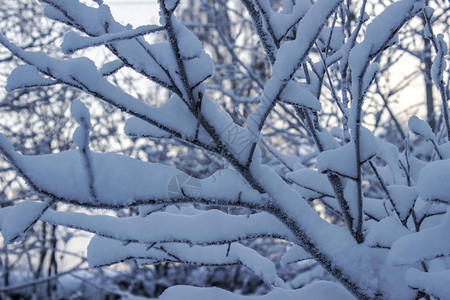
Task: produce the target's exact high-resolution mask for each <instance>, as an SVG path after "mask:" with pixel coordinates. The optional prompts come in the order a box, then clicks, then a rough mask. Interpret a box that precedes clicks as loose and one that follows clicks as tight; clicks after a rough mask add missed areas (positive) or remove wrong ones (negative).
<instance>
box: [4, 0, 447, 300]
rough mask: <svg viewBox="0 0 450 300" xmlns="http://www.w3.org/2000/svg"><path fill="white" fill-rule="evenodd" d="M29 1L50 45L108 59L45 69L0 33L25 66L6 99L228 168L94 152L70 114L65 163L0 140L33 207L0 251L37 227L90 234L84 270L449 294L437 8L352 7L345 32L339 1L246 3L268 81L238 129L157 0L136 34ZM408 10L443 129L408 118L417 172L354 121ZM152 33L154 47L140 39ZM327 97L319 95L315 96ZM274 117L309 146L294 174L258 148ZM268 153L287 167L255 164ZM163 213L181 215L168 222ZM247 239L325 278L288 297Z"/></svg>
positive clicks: (335, 290)
mask: <svg viewBox="0 0 450 300" xmlns="http://www.w3.org/2000/svg"><path fill="white" fill-rule="evenodd" d="M41 2H43V3H45V4H46V8H45V14H46V15H47V17H49V18H51V19H54V20H57V21H59V22H62V23H65V24H67V25H69V26H71V27H72V28H73V31H70V32H68V33H67V34H66V35H65V39H64V42H63V44H62V45H61V48H62V51H63V52H64V53H66V54H73V53H76V52H77V51H78V50H80V49H85V48H89V47H95V46H99V45H104V46H105V47H106V48H107V49H109V50H110V51H111V53H113V54H114V55H115V56H116V57H117V60H116V61H113V62H111V63H108V64H105V65H104V66H100V67H97V66H96V65H95V64H94V62H92V61H91V60H90V59H88V58H86V57H81V58H73V59H64V60H61V59H56V58H53V57H50V56H48V55H47V54H45V53H42V52H31V51H26V50H23V49H22V48H20V47H19V46H18V45H15V44H14V43H12V42H10V41H9V40H8V39H6V38H5V37H4V36H1V35H0V43H1V44H3V46H5V47H6V48H8V49H9V50H10V51H11V52H12V53H13V54H14V55H15V56H16V57H18V58H20V59H21V60H22V61H23V62H24V65H23V66H19V67H18V68H17V69H16V70H15V71H13V72H12V73H11V75H10V77H9V80H8V83H7V86H6V88H7V89H21V88H30V87H40V86H46V85H54V84H62V85H67V86H70V87H74V88H77V89H79V90H81V91H83V92H85V93H86V94H88V95H91V96H92V97H94V98H96V99H98V100H99V101H105V102H107V103H109V104H111V105H113V106H115V107H117V108H118V109H120V110H122V111H123V112H124V113H126V114H128V115H129V116H130V118H129V120H128V121H127V123H126V125H125V132H126V133H127V134H128V135H130V136H132V137H135V138H152V139H160V140H164V139H177V140H180V141H183V142H184V143H185V144H186V145H187V146H188V147H193V148H195V149H200V150H202V151H205V153H208V155H213V156H214V157H217V158H218V159H219V158H220V159H225V160H226V161H228V163H229V165H230V166H229V167H228V168H227V169H224V170H220V171H218V172H216V173H215V174H212V175H211V176H209V177H206V178H201V179H200V178H195V177H191V176H189V175H188V174H186V173H184V172H181V171H180V170H178V169H176V168H174V167H173V166H169V165H165V164H161V163H148V162H143V161H141V160H137V159H133V158H130V157H126V156H123V155H119V154H115V153H97V152H95V151H93V150H91V148H90V145H89V141H90V132H91V130H92V128H91V122H90V113H89V110H88V109H87V107H86V106H85V105H84V104H83V103H82V102H81V101H78V100H77V101H73V103H72V108H71V114H72V117H73V118H74V119H75V121H76V122H77V123H78V125H79V127H78V128H77V129H76V130H75V132H74V135H73V142H74V145H75V146H76V149H75V150H71V151H65V152H61V153H55V154H49V155H42V156H26V155H23V154H21V153H18V152H16V151H15V150H14V148H13V147H12V146H11V144H10V142H9V141H8V139H7V137H6V136H4V135H1V136H0V150H1V152H2V153H3V155H4V156H5V157H6V158H7V159H8V160H9V162H10V163H11V165H12V166H13V167H14V168H15V169H16V171H17V173H18V174H19V175H20V176H22V177H23V179H24V180H25V181H26V182H27V184H28V185H29V187H30V188H31V189H32V190H34V191H35V192H36V193H37V194H38V195H39V196H40V199H41V200H40V201H35V202H34V201H24V202H21V203H19V204H17V205H16V206H14V207H8V208H4V209H2V210H1V211H0V222H1V223H0V224H1V225H0V227H1V232H2V235H3V237H4V239H5V241H7V242H14V241H16V240H18V239H20V238H21V237H23V235H24V233H25V232H26V231H27V230H28V229H29V228H30V227H31V226H32V225H33V224H35V223H36V222H37V221H38V220H42V221H44V222H47V223H50V224H54V225H62V226H67V227H70V228H77V229H82V230H85V231H88V232H92V233H94V234H95V236H94V237H93V238H92V240H91V242H90V244H89V247H88V261H89V263H90V265H91V266H92V267H99V266H105V265H111V264H115V263H118V262H122V261H126V260H131V259H135V260H137V261H138V262H139V263H142V264H157V263H160V262H174V263H191V264H196V265H207V266H221V265H231V264H241V265H244V266H246V267H247V268H248V269H250V270H252V271H253V272H254V273H255V274H256V275H257V276H259V277H260V278H261V279H262V280H263V281H264V282H265V283H266V284H267V285H268V286H269V287H270V288H271V289H272V291H271V292H270V293H268V294H267V295H265V296H260V297H249V298H250V299H252V298H255V299H280V298H283V299H299V298H302V297H304V298H305V299H306V298H308V299H309V298H314V299H351V298H353V297H356V298H359V299H417V298H421V297H425V298H429V297H435V298H441V299H446V298H448V297H449V294H450V291H449V286H450V280H449V278H450V275H449V274H450V273H449V272H450V270H449V267H450V264H449V261H448V256H449V255H450V242H448V241H449V239H448V234H447V233H446V232H447V230H448V229H450V215H449V213H448V212H447V207H448V204H449V203H450V183H449V181H448V177H447V176H448V175H450V168H449V167H450V164H449V161H448V159H450V151H449V150H448V148H449V145H448V144H447V143H446V141H447V142H448V139H447V138H445V137H443V136H448V137H450V128H449V126H450V125H449V119H448V107H447V98H448V85H447V83H446V82H445V77H446V71H447V65H446V60H447V52H448V50H447V46H446V42H445V38H444V37H443V36H442V35H435V34H434V33H433V30H432V24H433V22H432V21H431V20H432V18H433V12H432V10H431V9H430V8H429V7H427V6H426V4H425V2H424V1H414V0H399V1H396V2H394V3H393V4H391V5H390V6H388V7H386V8H385V9H384V10H383V11H382V12H381V13H379V14H378V15H377V16H376V17H375V18H373V19H372V20H368V18H367V15H366V14H365V6H366V1H362V7H361V9H360V12H359V15H357V17H356V19H355V20H356V24H357V25H356V27H355V30H353V31H352V32H348V31H346V30H345V28H344V27H343V26H342V27H341V26H338V25H337V22H338V21H339V22H340V20H341V21H342V22H343V23H345V20H346V19H347V18H349V16H348V15H347V12H348V11H349V10H348V8H347V7H346V6H345V4H344V3H343V1H340V0H318V1H315V2H314V3H313V4H311V3H310V2H309V1H306V0H298V1H285V3H284V6H283V7H282V10H281V11H280V12H275V11H273V10H272V9H271V7H270V5H269V1H264V0H262V1H253V0H242V1H241V2H242V3H241V5H243V7H245V9H246V10H247V12H248V14H249V16H250V17H251V19H252V20H253V26H254V27H255V32H256V34H257V36H258V38H259V41H260V44H261V47H262V49H263V50H264V55H266V57H267V60H268V62H269V63H270V65H271V67H270V68H271V71H270V76H269V77H270V78H268V79H267V80H266V81H265V82H259V81H258V82H259V83H260V84H261V86H262V88H261V91H260V94H259V95H257V100H258V103H257V105H256V106H255V107H254V109H253V111H252V112H251V113H249V114H248V115H246V116H245V120H244V122H240V123H237V122H235V120H234V119H233V118H232V117H231V116H230V114H228V113H227V112H226V111H225V110H223V109H222V108H221V106H220V105H218V103H217V100H219V99H214V95H215V93H213V92H212V91H210V90H209V89H208V85H207V83H206V80H207V79H208V78H210V77H212V76H213V75H214V72H215V71H214V63H213V61H212V59H211V57H210V56H209V55H208V54H207V53H206V52H205V51H204V50H203V48H202V43H201V42H200V40H199V39H198V38H197V37H196V35H195V34H194V33H193V32H192V31H191V30H190V29H188V27H186V26H185V25H184V24H182V23H181V22H180V21H179V20H178V19H177V17H176V15H177V13H176V9H177V6H178V5H180V3H179V2H180V1H173V0H160V1H159V4H160V24H158V25H149V26H142V27H139V28H135V29H133V28H131V27H130V26H123V25H121V24H119V23H118V22H116V21H115V20H114V18H113V16H112V15H111V13H110V10H109V8H108V6H107V5H104V4H102V1H95V2H96V3H95V4H94V3H92V5H91V6H88V5H86V4H83V3H80V2H78V1H74V0H41ZM417 15H419V16H421V17H422V18H423V19H424V20H425V23H426V24H427V26H428V27H427V28H428V29H427V30H428V31H427V38H429V39H430V40H431V44H432V45H433V47H434V50H435V53H436V55H435V59H434V62H433V66H432V78H433V82H434V83H435V85H436V87H437V88H438V90H439V91H440V95H441V100H442V107H443V113H442V119H443V122H442V124H443V125H442V132H445V134H441V133H439V134H437V135H436V134H435V133H434V132H433V131H432V130H431V128H429V126H428V125H427V123H425V122H424V121H421V120H420V119H418V118H416V117H412V118H411V119H410V122H409V124H408V125H409V128H410V131H411V132H412V133H414V134H415V135H417V136H419V137H420V138H421V139H423V141H424V142H426V143H428V144H429V145H431V147H430V148H429V149H430V150H429V153H428V154H429V155H428V156H426V157H427V160H423V159H422V160H419V159H418V158H417V157H416V156H415V155H414V151H413V150H414V144H413V143H410V142H409V140H406V141H405V143H406V144H405V145H403V148H404V150H402V151H400V150H399V149H398V148H397V146H395V145H393V144H390V143H389V142H387V141H385V140H383V139H381V138H380V137H379V136H377V135H375V134H374V133H373V132H371V130H370V128H367V127H365V126H363V117H364V104H365V99H366V93H367V91H368V90H369V89H370V87H371V85H372V84H373V82H374V79H375V77H376V76H377V74H378V73H379V72H380V66H379V64H378V62H379V57H380V56H381V55H382V54H383V51H385V50H386V49H389V47H392V46H393V45H394V44H395V43H396V41H397V33H398V32H399V31H400V30H401V28H402V27H403V26H404V25H405V24H406V23H408V22H410V20H411V19H413V18H415V17H416V16H417ZM363 29H364V30H363ZM161 32H163V33H164V34H165V40H164V41H162V42H155V43H151V42H149V40H146V39H144V37H143V36H144V35H148V34H157V33H161ZM359 37H361V38H359ZM236 63H238V62H236ZM239 63H241V64H244V63H243V62H239ZM121 68H129V69H132V70H134V71H136V72H137V73H139V74H141V75H142V76H143V77H145V78H147V79H148V80H150V81H152V82H154V83H156V84H158V85H159V86H161V87H163V88H165V89H167V91H169V92H170V97H169V98H168V99H167V101H166V102H165V103H164V104H163V105H161V106H158V107H156V106H152V105H150V104H148V103H147V102H144V101H141V100H139V99H137V98H136V97H134V96H133V95H131V94H129V93H127V92H126V91H125V90H124V89H121V87H120V86H118V85H116V84H115V82H112V81H110V80H108V76H109V75H111V74H113V73H114V72H116V71H118V70H120V69H121ZM331 73H333V74H336V73H337V74H339V76H338V77H332V76H331V75H330V74H331ZM331 78H338V80H339V81H337V82H334V81H333V80H331ZM324 89H327V90H329V93H328V94H326V93H322V90H324ZM337 91H339V92H340V93H337ZM327 95H328V98H327ZM330 98H331V100H332V103H333V105H335V106H337V107H338V109H339V115H338V116H339V117H338V119H339V123H338V124H336V125H337V126H336V127H333V128H327V127H324V126H322V124H321V122H320V112H321V109H322V107H324V102H328V101H329V100H330ZM278 105H283V106H284V107H287V108H286V109H287V110H288V111H291V114H292V117H293V118H295V120H297V121H298V122H299V124H303V126H304V128H305V129H306V130H307V134H308V136H309V138H310V139H311V140H312V141H313V142H314V143H315V147H316V149H317V153H316V154H315V155H316V156H315V160H314V161H313V163H312V164H311V165H302V164H301V163H299V162H297V163H290V162H289V159H287V156H286V155H284V154H283V153H280V152H278V150H277V149H276V147H272V146H270V145H268V144H267V143H266V140H267V136H266V135H265V134H264V130H265V126H267V124H268V118H269V116H270V115H271V113H272V112H273V111H274V109H275V107H276V106H278ZM266 149H267V150H268V151H269V152H270V153H271V155H273V156H274V157H275V158H276V159H279V160H280V161H281V162H282V164H284V165H285V166H286V168H287V170H285V171H284V172H283V171H280V169H274V168H272V167H271V165H268V164H265V163H263V160H262V152H263V151H266ZM290 158H292V157H290ZM367 183H369V185H371V188H373V187H372V186H376V187H377V188H378V190H379V191H380V193H378V194H376V196H377V197H372V195H373V192H371V193H369V192H368V187H367ZM313 199H316V200H319V201H320V203H322V204H323V205H324V206H326V207H327V209H328V210H329V211H330V212H332V213H333V214H334V215H335V217H334V218H335V219H334V220H335V222H328V221H329V220H328V219H327V217H323V218H322V217H321V216H320V215H319V214H318V213H317V212H316V211H315V210H314V209H313V208H312V207H311V205H310V203H309V200H313ZM59 202H61V203H66V204H70V205H73V206H74V207H83V208H102V209H110V210H119V209H123V208H128V207H133V206H137V207H138V208H139V215H138V216H132V217H114V216H110V215H98V214H87V213H86V212H85V210H83V211H78V212H77V211H71V212H59V211H55V210H53V209H52V207H53V204H55V203H59ZM175 205H176V206H178V207H179V209H178V210H176V211H174V210H169V209H167V208H169V207H170V206H175ZM211 207H215V208H217V207H223V208H232V207H236V208H239V210H233V211H232V210H226V209H224V210H217V209H211ZM336 220H337V221H336ZM258 237H265V238H273V239H282V240H285V241H286V242H289V243H291V244H292V245H293V247H291V248H290V250H289V251H287V252H286V254H285V256H284V257H283V259H282V260H281V263H282V265H286V264H289V263H293V262H296V261H300V260H304V259H312V260H315V261H316V262H318V263H319V264H320V265H321V266H322V268H323V269H324V270H326V271H327V272H328V273H329V274H331V275H332V276H333V277H334V279H335V282H317V283H314V284H311V285H309V286H306V287H304V288H301V289H298V290H292V289H291V288H290V286H289V285H288V284H286V283H285V282H284V281H283V280H282V279H281V278H280V276H279V274H277V269H276V268H275V266H274V263H273V262H272V261H271V260H270V257H264V256H263V255H261V254H260V253H259V252H257V251H255V250H254V249H252V248H250V247H248V246H247V244H246V243H244V242H243V241H245V240H248V239H254V238H258ZM160 298H161V299H211V298H217V299H241V298H242V299H244V298H245V297H244V296H240V295H235V294H232V293H229V292H226V291H224V290H221V289H218V288H195V287H188V286H175V287H172V288H169V289H168V290H166V291H165V292H164V293H163V294H162V295H161V297H160Z"/></svg>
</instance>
